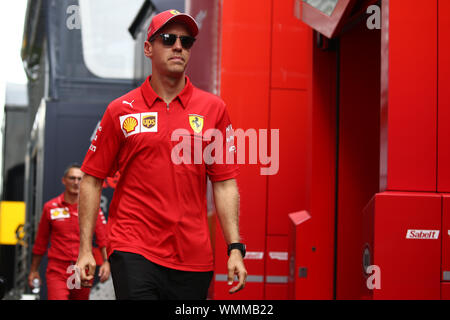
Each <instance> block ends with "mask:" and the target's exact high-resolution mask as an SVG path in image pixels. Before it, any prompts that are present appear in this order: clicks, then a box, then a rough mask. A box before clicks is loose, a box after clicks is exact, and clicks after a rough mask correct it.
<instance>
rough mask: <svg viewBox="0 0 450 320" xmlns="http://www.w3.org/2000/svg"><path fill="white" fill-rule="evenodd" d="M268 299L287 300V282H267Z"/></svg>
mask: <svg viewBox="0 0 450 320" xmlns="http://www.w3.org/2000/svg"><path fill="white" fill-rule="evenodd" d="M265 291H266V300H287V299H288V295H287V292H288V286H287V284H266V287H265Z"/></svg>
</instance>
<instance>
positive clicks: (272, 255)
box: [264, 236, 289, 299]
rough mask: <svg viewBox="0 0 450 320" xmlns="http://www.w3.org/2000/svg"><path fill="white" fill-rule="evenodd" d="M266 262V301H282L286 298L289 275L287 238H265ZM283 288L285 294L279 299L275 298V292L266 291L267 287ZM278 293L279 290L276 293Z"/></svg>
mask: <svg viewBox="0 0 450 320" xmlns="http://www.w3.org/2000/svg"><path fill="white" fill-rule="evenodd" d="M265 260H266V276H265V278H264V280H265V283H266V291H265V297H266V299H274V298H276V299H284V298H285V297H286V296H287V283H288V275H289V266H288V237H287V236H269V237H267V252H266V254H265ZM280 285H281V287H283V288H285V290H286V291H285V292H283V293H282V294H281V296H280V297H276V293H275V292H269V291H267V288H268V287H269V288H270V287H274V286H275V287H277V286H278V287H277V288H281V287H279V286H280ZM277 292H279V290H278V291H277Z"/></svg>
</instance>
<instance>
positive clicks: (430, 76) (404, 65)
mask: <svg viewBox="0 0 450 320" xmlns="http://www.w3.org/2000/svg"><path fill="white" fill-rule="evenodd" d="M418 8H420V10H418ZM436 21H437V1H428V2H427V4H426V5H424V2H423V1H422V0H404V1H389V80H388V81H389V93H388V95H389V98H388V99H389V101H388V111H387V117H388V118H387V134H388V136H387V139H388V140H387V141H388V142H387V146H388V150H387V161H388V164H387V170H388V172H387V189H388V190H402V191H403V190H404V191H436V161H437V158H436V133H437V121H436V119H437V67H436V66H437V23H436ZM411 26H415V27H414V28H412V27H411ZM382 121H386V118H384V119H382ZM384 138H386V137H384ZM382 143H385V142H384V141H383V142H382Z"/></svg>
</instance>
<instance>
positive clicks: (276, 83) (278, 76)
mask: <svg viewBox="0 0 450 320" xmlns="http://www.w3.org/2000/svg"><path fill="white" fill-rule="evenodd" d="M294 9H295V6H294V5H293V1H273V26H272V87H276V88H296V89H308V87H309V84H310V80H309V78H310V77H311V53H312V48H311V44H312V41H311V38H312V30H311V28H310V27H309V26H307V25H306V24H304V23H303V22H302V21H301V20H300V18H299V17H296V16H295V10H294ZM294 39H295V40H294Z"/></svg>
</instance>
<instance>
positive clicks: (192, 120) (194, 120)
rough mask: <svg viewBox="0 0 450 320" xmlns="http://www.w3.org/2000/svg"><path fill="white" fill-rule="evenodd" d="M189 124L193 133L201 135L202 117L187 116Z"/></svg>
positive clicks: (196, 115) (195, 115)
mask: <svg viewBox="0 0 450 320" xmlns="http://www.w3.org/2000/svg"><path fill="white" fill-rule="evenodd" d="M189 124H190V125H191V128H192V130H194V132H195V133H201V132H202V130H203V116H200V115H198V114H190V115H189Z"/></svg>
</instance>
